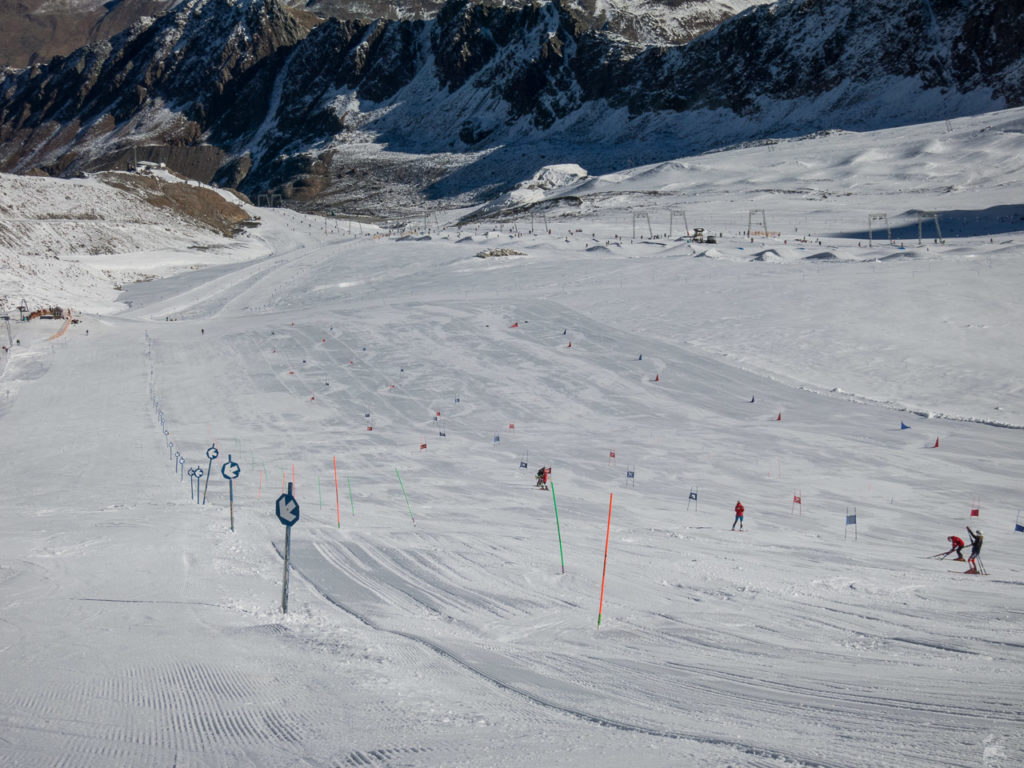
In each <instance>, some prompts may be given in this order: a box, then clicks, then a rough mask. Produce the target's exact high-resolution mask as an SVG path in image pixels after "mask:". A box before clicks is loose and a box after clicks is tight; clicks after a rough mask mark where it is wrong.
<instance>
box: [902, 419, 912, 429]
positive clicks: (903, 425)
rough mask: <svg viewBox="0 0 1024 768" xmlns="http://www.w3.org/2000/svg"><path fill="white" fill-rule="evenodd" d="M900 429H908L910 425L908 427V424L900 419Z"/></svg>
mask: <svg viewBox="0 0 1024 768" xmlns="http://www.w3.org/2000/svg"><path fill="white" fill-rule="evenodd" d="M900 429H910V427H908V426H907V425H906V424H904V423H903V422H902V421H901V422H900Z"/></svg>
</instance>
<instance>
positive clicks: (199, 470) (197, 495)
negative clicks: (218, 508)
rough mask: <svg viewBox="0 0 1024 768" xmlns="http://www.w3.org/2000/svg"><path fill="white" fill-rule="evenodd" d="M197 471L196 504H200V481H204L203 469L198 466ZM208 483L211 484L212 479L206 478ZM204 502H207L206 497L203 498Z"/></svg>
mask: <svg viewBox="0 0 1024 768" xmlns="http://www.w3.org/2000/svg"><path fill="white" fill-rule="evenodd" d="M195 471H196V504H198V503H199V481H200V480H202V479H203V468H202V467H198V466H197V467H196V470H195ZM206 481H207V482H209V481H210V478H206ZM203 500H204V501H205V500H206V497H205V496H203Z"/></svg>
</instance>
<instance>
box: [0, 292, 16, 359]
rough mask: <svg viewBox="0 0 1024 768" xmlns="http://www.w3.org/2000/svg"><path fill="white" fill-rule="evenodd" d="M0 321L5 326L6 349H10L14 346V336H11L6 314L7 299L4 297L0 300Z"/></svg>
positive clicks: (9, 321) (8, 315) (9, 320)
mask: <svg viewBox="0 0 1024 768" xmlns="http://www.w3.org/2000/svg"><path fill="white" fill-rule="evenodd" d="M0 312H2V313H3V315H0V319H3V321H4V323H6V324H7V348H8V349H10V348H11V347H13V346H14V336H13V335H12V334H11V316H10V314H9V313H8V312H7V299H6V297H3V298H0Z"/></svg>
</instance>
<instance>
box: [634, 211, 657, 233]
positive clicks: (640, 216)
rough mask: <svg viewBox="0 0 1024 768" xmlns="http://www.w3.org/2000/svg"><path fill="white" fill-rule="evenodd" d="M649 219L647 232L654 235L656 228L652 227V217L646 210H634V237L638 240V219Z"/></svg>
mask: <svg viewBox="0 0 1024 768" xmlns="http://www.w3.org/2000/svg"><path fill="white" fill-rule="evenodd" d="M637 219H646V220H647V234H648V235H650V236H651V237H654V230H652V229H651V217H650V214H648V213H647V212H646V211H633V239H634V240H636V220H637Z"/></svg>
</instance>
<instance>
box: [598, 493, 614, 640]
mask: <svg viewBox="0 0 1024 768" xmlns="http://www.w3.org/2000/svg"><path fill="white" fill-rule="evenodd" d="M613 496H614V494H611V493H609V494H608V531H607V532H606V533H605V535H604V567H602V568H601V599H600V601H599V602H598V604H597V626H599V627H600V626H601V613H602V611H603V610H604V576H605V574H606V573H607V572H608V539H610V538H611V535H612V498H613Z"/></svg>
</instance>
